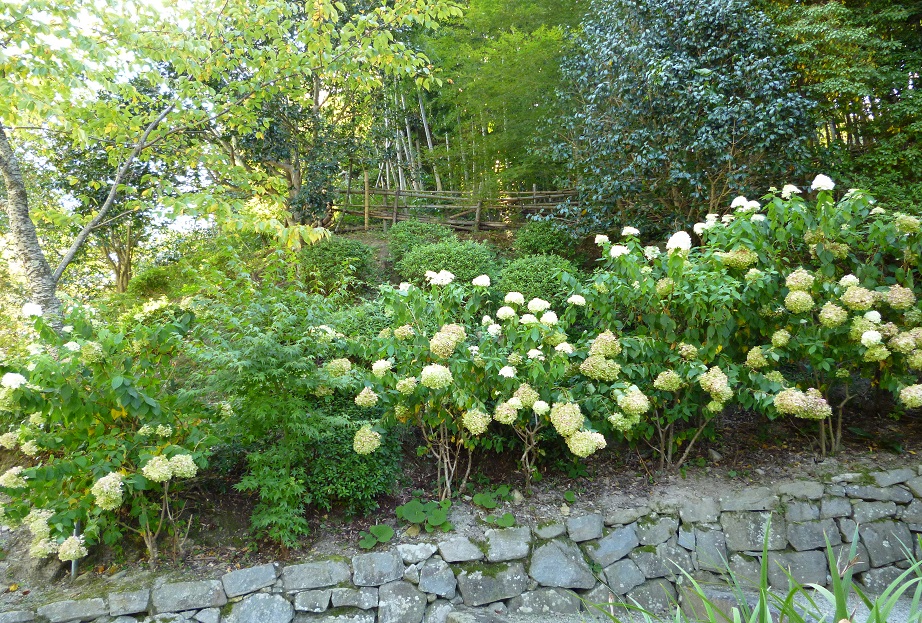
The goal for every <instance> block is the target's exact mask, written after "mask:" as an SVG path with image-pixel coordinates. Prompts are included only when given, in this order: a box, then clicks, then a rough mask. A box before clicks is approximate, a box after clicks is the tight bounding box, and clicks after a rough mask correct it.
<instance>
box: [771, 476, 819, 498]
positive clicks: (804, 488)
mask: <svg viewBox="0 0 922 623" xmlns="http://www.w3.org/2000/svg"><path fill="white" fill-rule="evenodd" d="M778 495H786V496H789V497H792V498H800V499H804V500H818V499H820V498H821V497H823V483H820V482H814V481H812V480H798V481H797V482H785V483H782V484H780V485H778Z"/></svg>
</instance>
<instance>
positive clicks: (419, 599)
mask: <svg viewBox="0 0 922 623" xmlns="http://www.w3.org/2000/svg"><path fill="white" fill-rule="evenodd" d="M426 603H427V602H426V595H425V594H424V593H421V592H420V591H419V590H418V589H417V588H416V587H415V586H413V585H412V584H409V583H408V582H390V583H388V584H385V585H384V586H382V587H380V588H379V589H378V623H421V621H422V620H423V615H424V614H425V613H426Z"/></svg>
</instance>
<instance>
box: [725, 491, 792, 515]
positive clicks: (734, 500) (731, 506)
mask: <svg viewBox="0 0 922 623" xmlns="http://www.w3.org/2000/svg"><path fill="white" fill-rule="evenodd" d="M777 506H778V496H777V495H774V494H773V493H772V491H771V489H769V488H768V487H751V488H748V489H743V490H742V491H735V492H733V493H728V494H726V495H722V496H721V497H720V508H721V510H723V511H765V510H772V509H774V508H775V507H777Z"/></svg>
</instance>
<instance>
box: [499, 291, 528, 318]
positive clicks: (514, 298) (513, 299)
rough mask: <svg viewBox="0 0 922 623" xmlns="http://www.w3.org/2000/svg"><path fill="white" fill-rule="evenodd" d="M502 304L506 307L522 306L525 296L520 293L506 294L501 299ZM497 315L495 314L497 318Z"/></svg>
mask: <svg viewBox="0 0 922 623" xmlns="http://www.w3.org/2000/svg"><path fill="white" fill-rule="evenodd" d="M503 302H504V303H506V304H508V305H524V304H525V295H524V294H522V293H521V292H508V293H506V296H505V297H504V298H503ZM498 315H499V314H497V316H498Z"/></svg>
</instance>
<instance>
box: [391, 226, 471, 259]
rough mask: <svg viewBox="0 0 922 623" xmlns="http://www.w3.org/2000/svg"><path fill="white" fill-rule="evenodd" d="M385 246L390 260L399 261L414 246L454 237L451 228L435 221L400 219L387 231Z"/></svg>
mask: <svg viewBox="0 0 922 623" xmlns="http://www.w3.org/2000/svg"><path fill="white" fill-rule="evenodd" d="M387 238H388V241H387V246H388V249H390V252H391V260H392V261H394V262H399V261H400V260H402V259H403V256H404V255H406V254H407V253H409V252H410V251H411V250H413V249H415V248H416V247H420V246H423V245H426V244H432V243H434V242H442V241H445V240H451V239H453V238H455V233H454V232H453V231H452V230H451V228H449V227H446V226H445V225H439V224H437V223H423V222H420V221H400V222H399V223H397V224H396V225H394V226H393V227H391V229H390V231H389V232H388V233H387Z"/></svg>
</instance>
